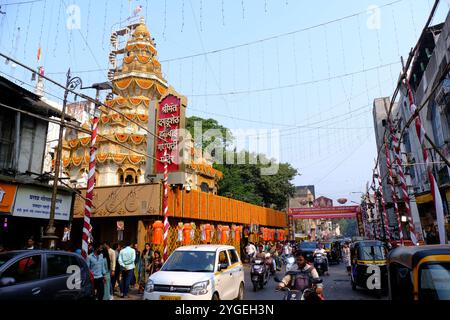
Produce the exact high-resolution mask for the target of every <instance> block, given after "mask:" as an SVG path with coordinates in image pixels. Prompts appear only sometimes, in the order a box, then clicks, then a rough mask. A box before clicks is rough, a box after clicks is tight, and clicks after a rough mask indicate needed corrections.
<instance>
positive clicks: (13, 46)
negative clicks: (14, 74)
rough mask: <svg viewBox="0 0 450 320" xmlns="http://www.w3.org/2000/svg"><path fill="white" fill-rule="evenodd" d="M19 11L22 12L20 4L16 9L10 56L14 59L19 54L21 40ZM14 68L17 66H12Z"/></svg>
mask: <svg viewBox="0 0 450 320" xmlns="http://www.w3.org/2000/svg"><path fill="white" fill-rule="evenodd" d="M19 11H20V4H19V5H18V6H17V8H16V15H15V18H14V27H13V34H12V37H11V51H10V55H11V56H13V57H16V54H17V52H16V51H17V42H18V41H19V40H20V27H18V26H17V21H19ZM12 67H14V68H15V64H12Z"/></svg>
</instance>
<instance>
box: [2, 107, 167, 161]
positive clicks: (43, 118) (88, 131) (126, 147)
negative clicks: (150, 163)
mask: <svg viewBox="0 0 450 320" xmlns="http://www.w3.org/2000/svg"><path fill="white" fill-rule="evenodd" d="M0 107H3V108H7V109H10V110H13V111H16V112H20V113H23V114H26V115H28V116H30V117H34V118H37V119H40V120H44V121H46V122H51V123H54V124H57V125H59V126H61V125H62V126H63V127H66V128H70V129H73V130H76V131H78V132H82V133H86V134H90V135H91V134H92V130H89V129H85V128H82V127H79V126H76V125H73V124H70V123H69V122H67V121H64V122H63V123H61V122H62V121H60V120H55V119H51V118H48V117H47V118H46V117H43V116H40V115H38V114H36V113H33V112H29V111H26V110H22V109H17V108H14V107H12V106H9V105H6V104H3V103H0ZM97 136H99V137H100V138H102V139H105V140H108V141H109V142H111V143H113V144H116V145H118V146H121V147H123V148H125V149H127V150H129V151H131V152H133V153H135V154H138V155H142V156H144V157H146V158H150V159H152V160H156V161H160V162H161V160H158V159H157V158H155V157H152V156H150V155H148V154H146V153H142V152H140V151H136V150H134V149H132V148H130V147H128V146H127V145H125V144H123V143H120V142H118V141H115V140H113V139H111V138H108V137H107V136H105V135H102V134H97Z"/></svg>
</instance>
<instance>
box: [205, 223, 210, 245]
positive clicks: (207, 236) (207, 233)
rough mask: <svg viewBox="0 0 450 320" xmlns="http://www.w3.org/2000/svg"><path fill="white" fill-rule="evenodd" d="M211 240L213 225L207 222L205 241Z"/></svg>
mask: <svg viewBox="0 0 450 320" xmlns="http://www.w3.org/2000/svg"><path fill="white" fill-rule="evenodd" d="M210 242H211V225H210V224H205V243H210Z"/></svg>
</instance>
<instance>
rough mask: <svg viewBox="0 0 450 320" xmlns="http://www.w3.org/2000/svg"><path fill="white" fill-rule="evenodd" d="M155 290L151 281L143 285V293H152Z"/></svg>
mask: <svg viewBox="0 0 450 320" xmlns="http://www.w3.org/2000/svg"><path fill="white" fill-rule="evenodd" d="M153 290H155V284H154V283H153V281H152V280H148V282H147V284H146V285H145V292H148V293H150V292H153Z"/></svg>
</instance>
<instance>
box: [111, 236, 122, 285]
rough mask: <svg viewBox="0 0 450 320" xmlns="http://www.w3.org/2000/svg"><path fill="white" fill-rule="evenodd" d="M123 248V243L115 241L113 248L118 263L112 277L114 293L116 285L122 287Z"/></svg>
mask: <svg viewBox="0 0 450 320" xmlns="http://www.w3.org/2000/svg"><path fill="white" fill-rule="evenodd" d="M121 249H122V247H121V245H120V244H119V243H115V244H114V245H113V250H114V253H115V257H116V264H115V269H114V276H113V277H112V278H111V285H112V288H113V294H114V292H115V288H116V285H117V286H119V288H120V264H119V253H120V250H121Z"/></svg>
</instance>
